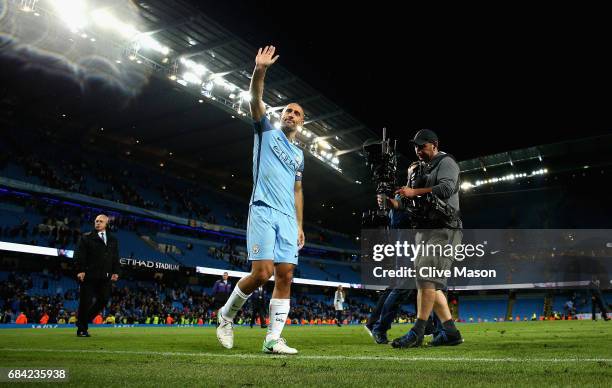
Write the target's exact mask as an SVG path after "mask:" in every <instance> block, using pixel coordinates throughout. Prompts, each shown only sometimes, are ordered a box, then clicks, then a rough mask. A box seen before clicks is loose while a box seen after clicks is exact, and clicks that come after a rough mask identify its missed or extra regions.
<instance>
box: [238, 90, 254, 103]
mask: <svg viewBox="0 0 612 388" xmlns="http://www.w3.org/2000/svg"><path fill="white" fill-rule="evenodd" d="M240 98H241V99H242V100H243V101H246V102H249V101H251V98H252V96H251V93H250V92H249V91H248V90H244V91H242V92H240Z"/></svg>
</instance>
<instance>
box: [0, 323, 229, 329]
mask: <svg viewBox="0 0 612 388" xmlns="http://www.w3.org/2000/svg"><path fill="white" fill-rule="evenodd" d="M211 326H212V327H216V326H217V325H215V324H207V323H206V324H202V325H198V324H195V323H194V324H180V325H166V324H165V323H164V324H161V323H160V324H158V325H153V324H145V323H117V324H101V325H94V324H90V325H89V328H97V329H102V328H108V329H122V328H126V327H211ZM75 328H76V326H75V325H73V324H69V323H48V324H45V325H43V324H39V323H25V324H16V323H4V324H0V329H75Z"/></svg>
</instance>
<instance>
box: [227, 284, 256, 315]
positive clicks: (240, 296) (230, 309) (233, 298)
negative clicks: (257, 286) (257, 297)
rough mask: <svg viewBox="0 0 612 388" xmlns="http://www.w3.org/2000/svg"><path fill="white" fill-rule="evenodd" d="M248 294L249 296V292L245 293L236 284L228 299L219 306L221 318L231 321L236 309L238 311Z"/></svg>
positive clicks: (236, 312)
mask: <svg viewBox="0 0 612 388" xmlns="http://www.w3.org/2000/svg"><path fill="white" fill-rule="evenodd" d="M249 296H251V294H249V295H246V294H245V293H244V292H242V291H241V290H240V288H239V287H238V285H237V284H236V287H234V291H232V294H231V295H230V297H229V299H228V300H227V302H225V304H224V305H223V307H221V315H223V318H225V319H228V320H230V321H233V320H234V318H235V317H236V314H238V311H240V309H241V308H242V306H243V305H244V303H245V302H246V301H247V299H249Z"/></svg>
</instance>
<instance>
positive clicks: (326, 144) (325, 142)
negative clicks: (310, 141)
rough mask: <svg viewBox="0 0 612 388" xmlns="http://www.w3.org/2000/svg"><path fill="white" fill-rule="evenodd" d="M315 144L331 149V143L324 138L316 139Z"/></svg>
mask: <svg viewBox="0 0 612 388" xmlns="http://www.w3.org/2000/svg"><path fill="white" fill-rule="evenodd" d="M317 144H319V146H320V147H323V148H325V149H326V150H331V148H332V147H331V145H330V144H329V143H328V142H327V141H325V140H317Z"/></svg>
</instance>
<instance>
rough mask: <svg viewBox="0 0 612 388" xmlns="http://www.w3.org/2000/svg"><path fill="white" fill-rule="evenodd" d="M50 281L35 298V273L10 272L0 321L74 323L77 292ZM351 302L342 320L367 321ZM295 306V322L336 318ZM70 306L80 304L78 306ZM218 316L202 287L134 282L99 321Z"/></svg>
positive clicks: (314, 305) (316, 304)
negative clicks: (33, 279) (32, 274)
mask: <svg viewBox="0 0 612 388" xmlns="http://www.w3.org/2000/svg"><path fill="white" fill-rule="evenodd" d="M60 276H61V275H60V274H59V273H56V274H43V275H42V277H43V278H44V279H48V280H52V279H53V280H58V279H59V278H60ZM48 280H45V281H44V282H43V287H42V290H43V292H40V290H39V292H38V295H33V293H32V288H33V281H32V277H31V275H29V274H16V273H10V274H9V276H8V279H7V281H5V282H2V283H1V284H0V322H1V323H14V322H17V321H18V319H19V318H20V317H23V318H22V321H23V319H25V321H26V322H27V323H49V324H55V323H74V322H75V320H76V311H75V309H69V308H66V307H65V305H66V302H68V301H75V300H76V298H77V293H78V290H77V289H69V290H61V289H56V290H52V289H49V287H48ZM45 284H47V285H46V286H45ZM45 287H46V288H45ZM328 299H329V298H328ZM347 302H348V303H347V307H348V308H347V309H346V311H345V315H344V318H345V319H347V320H348V321H350V322H354V323H359V322H363V321H364V320H365V319H366V318H367V316H368V315H369V313H370V306H368V305H367V304H364V303H358V302H352V301H351V300H350V299H348V300H347ZM292 304H293V305H294V307H293V308H292V311H291V313H290V315H289V319H290V320H291V321H292V322H293V323H302V322H304V321H306V322H311V321H313V322H315V323H324V322H331V320H332V319H334V317H335V316H336V313H335V311H334V307H333V304H332V303H331V300H328V301H327V302H325V301H317V300H314V299H312V298H310V297H307V296H298V297H296V298H295V300H294V302H292ZM70 305H71V306H76V303H72V304H70ZM250 309H251V306H250V304H247V305H246V306H245V307H244V308H243V310H242V313H241V314H239V315H238V317H237V320H236V321H237V322H238V323H239V324H240V323H246V322H248V318H247V317H248V316H250ZM215 314H216V309H215V308H214V303H213V298H212V297H211V295H209V294H208V293H207V291H206V289H204V288H200V287H192V286H184V287H169V286H167V285H165V284H164V283H162V282H156V283H152V282H136V283H132V284H131V285H130V286H127V285H123V286H121V287H119V286H113V290H112V294H111V299H110V301H109V303H108V305H107V307H106V309H105V311H104V312H101V319H102V320H103V322H108V323H125V324H132V323H149V324H153V323H173V324H180V323H183V324H197V323H214V322H215V317H216V316H215ZM109 317H111V318H110V319H109ZM26 322H23V323H26Z"/></svg>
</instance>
